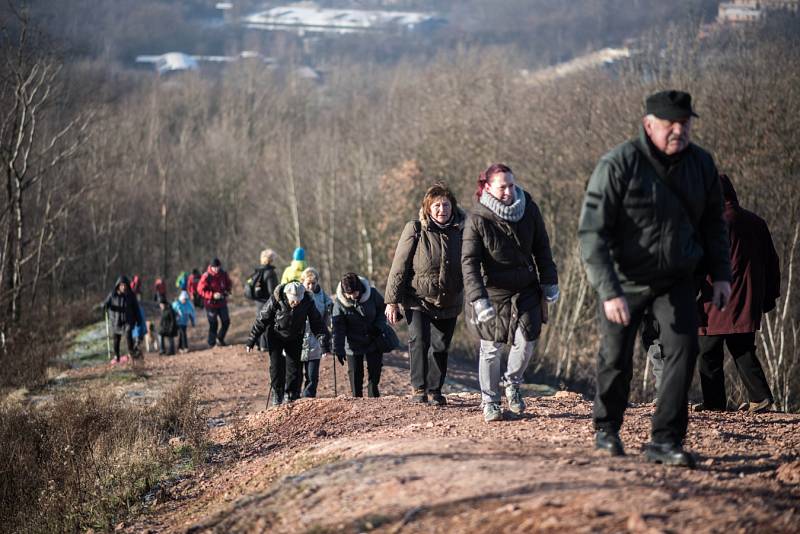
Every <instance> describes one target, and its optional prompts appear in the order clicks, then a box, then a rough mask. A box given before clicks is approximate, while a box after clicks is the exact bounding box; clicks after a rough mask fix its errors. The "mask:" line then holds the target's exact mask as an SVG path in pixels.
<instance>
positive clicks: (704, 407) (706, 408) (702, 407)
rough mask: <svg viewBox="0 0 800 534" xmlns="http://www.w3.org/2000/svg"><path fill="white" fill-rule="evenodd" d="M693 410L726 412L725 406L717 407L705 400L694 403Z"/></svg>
mask: <svg viewBox="0 0 800 534" xmlns="http://www.w3.org/2000/svg"><path fill="white" fill-rule="evenodd" d="M692 411H693V412H724V411H725V408H717V407H715V406H709V405H707V404H706V403H704V402H699V403H697V404H692Z"/></svg>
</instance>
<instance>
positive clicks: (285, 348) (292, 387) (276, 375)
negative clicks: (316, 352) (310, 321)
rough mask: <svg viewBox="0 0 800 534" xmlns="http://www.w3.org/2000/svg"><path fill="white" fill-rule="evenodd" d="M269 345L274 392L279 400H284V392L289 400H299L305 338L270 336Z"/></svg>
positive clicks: (271, 380) (270, 374)
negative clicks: (301, 355)
mask: <svg viewBox="0 0 800 534" xmlns="http://www.w3.org/2000/svg"><path fill="white" fill-rule="evenodd" d="M268 343H269V380H270V383H271V388H272V391H273V392H274V393H275V395H276V397H277V398H278V399H283V396H284V391H285V392H286V395H287V396H288V398H289V400H296V399H299V398H300V387H301V385H302V380H303V363H302V362H301V361H300V354H301V353H302V351H303V338H302V337H300V338H298V339H287V338H284V337H281V336H278V335H275V334H269V335H268ZM284 353H286V356H284Z"/></svg>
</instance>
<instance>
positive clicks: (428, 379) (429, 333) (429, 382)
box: [408, 310, 458, 392]
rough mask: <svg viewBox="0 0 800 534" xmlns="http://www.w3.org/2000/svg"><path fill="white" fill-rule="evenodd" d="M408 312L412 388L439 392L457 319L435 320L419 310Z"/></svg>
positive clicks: (445, 372)
mask: <svg viewBox="0 0 800 534" xmlns="http://www.w3.org/2000/svg"><path fill="white" fill-rule="evenodd" d="M409 311H410V312H411V313H409V315H410V317H409V319H410V320H409V323H408V353H409V356H410V360H411V362H410V364H411V387H413V388H414V389H423V388H425V389H427V390H428V391H436V392H439V391H441V389H442V385H444V378H445V376H446V375H447V349H448V348H449V347H450V341H451V340H452V339H453V332H454V331H455V329H456V322H457V320H458V319H457V318H455V317H454V318H452V319H434V318H432V317H431V316H429V315H428V314H427V313H424V312H421V311H419V310H413V311H411V310H409Z"/></svg>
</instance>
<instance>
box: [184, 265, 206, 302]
mask: <svg viewBox="0 0 800 534" xmlns="http://www.w3.org/2000/svg"><path fill="white" fill-rule="evenodd" d="M199 283H200V271H198V270H197V269H192V274H190V275H189V279H188V280H187V281H186V291H188V292H189V297H191V299H192V304H193V305H194V307H195V308H202V307H203V297H201V296H200V294H199V293H198V292H197V284H199Z"/></svg>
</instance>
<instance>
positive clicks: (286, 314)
mask: <svg viewBox="0 0 800 534" xmlns="http://www.w3.org/2000/svg"><path fill="white" fill-rule="evenodd" d="M284 285H285V284H281V285H279V286H278V287H276V288H275V291H274V292H273V293H272V297H270V299H269V300H268V301H267V303H266V304H264V306H262V308H261V310H260V311H259V312H258V316H257V317H256V322H255V323H254V324H253V328H251V329H250V337H249V338H248V340H247V346H248V347H251V348H252V347H254V346H255V344H256V342H257V340H258V338H259V337H261V335H262V334H263V333H264V332H267V335H276V336H279V337H281V338H283V339H286V340H297V341H298V342H301V343H302V341H303V336H304V335H305V332H306V321H308V324H309V326H310V327H311V332H312V333H313V334H314V335H315V336H317V339H318V340H319V344H320V345H321V346H322V351H323V352H330V350H331V343H330V334H329V333H328V328H327V326H325V323H324V322H323V321H322V315H320V313H319V310H317V306H316V304H315V303H314V298H313V297H312V296H311V295H310V294H309V293H308V292H306V293H304V294H303V299H302V300H301V301H300V304H298V305H297V306H295V307H294V308H292V307H291V306H289V301H288V300H287V299H286V295H285V294H284V293H283V286H284Z"/></svg>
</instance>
